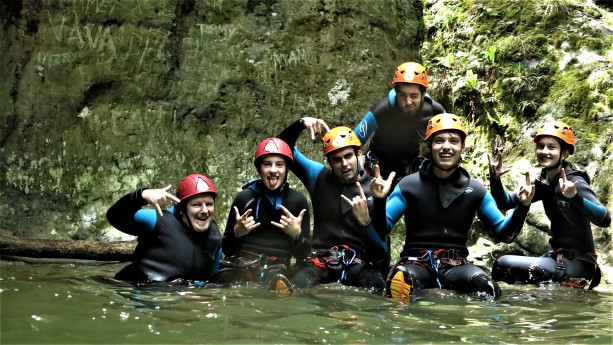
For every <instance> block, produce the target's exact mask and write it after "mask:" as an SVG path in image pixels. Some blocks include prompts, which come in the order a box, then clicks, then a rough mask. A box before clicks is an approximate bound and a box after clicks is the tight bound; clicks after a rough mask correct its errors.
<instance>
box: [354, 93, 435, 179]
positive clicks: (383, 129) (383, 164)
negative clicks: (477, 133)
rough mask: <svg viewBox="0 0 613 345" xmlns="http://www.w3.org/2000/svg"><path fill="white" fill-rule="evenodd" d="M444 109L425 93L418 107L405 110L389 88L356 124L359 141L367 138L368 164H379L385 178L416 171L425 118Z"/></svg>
mask: <svg viewBox="0 0 613 345" xmlns="http://www.w3.org/2000/svg"><path fill="white" fill-rule="evenodd" d="M444 112H445V109H443V107H442V106H441V105H440V104H439V103H437V102H435V101H433V100H432V99H431V98H430V96H429V95H427V94H426V96H425V97H424V100H423V102H422V105H421V108H420V109H419V111H418V112H417V113H416V114H415V115H411V116H408V115H406V114H404V113H403V112H402V111H401V109H400V107H399V105H398V102H397V100H396V91H395V90H394V89H392V90H390V92H389V94H388V96H387V97H385V98H383V99H381V100H380V101H379V102H377V103H376V104H375V105H373V106H372V107H371V109H370V111H369V112H368V113H367V114H366V116H365V117H364V118H363V119H362V121H360V123H359V124H358V126H357V127H356V128H355V133H356V134H357V135H358V138H359V139H360V142H362V145H366V142H368V139H369V138H371V137H372V139H370V147H369V152H368V153H367V154H366V157H367V169H366V170H367V171H371V169H369V167H368V165H369V164H371V163H373V165H374V163H376V164H379V168H380V169H381V176H383V177H384V178H387V176H388V175H389V173H390V172H392V171H395V172H396V180H397V181H398V180H400V179H401V178H402V177H404V176H406V175H408V174H410V173H412V172H416V171H417V168H418V167H419V165H420V164H421V162H422V161H423V159H421V157H420V156H421V155H420V153H421V146H420V145H421V143H422V142H423V141H424V138H425V135H426V127H427V124H428V120H430V118H431V117H432V116H434V115H438V114H442V113H444Z"/></svg>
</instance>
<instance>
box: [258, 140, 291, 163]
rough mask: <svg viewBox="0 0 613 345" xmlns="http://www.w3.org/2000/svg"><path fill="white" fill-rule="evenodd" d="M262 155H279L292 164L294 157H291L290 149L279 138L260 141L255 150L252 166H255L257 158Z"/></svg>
mask: <svg viewBox="0 0 613 345" xmlns="http://www.w3.org/2000/svg"><path fill="white" fill-rule="evenodd" d="M264 155H280V156H283V157H285V158H287V159H289V160H290V162H292V163H293V162H294V156H293V155H292V149H290V148H289V145H287V143H286V142H285V141H283V140H281V139H279V138H267V139H264V140H262V142H261V143H260V144H259V145H258V148H257V149H256V150H255V158H254V159H253V164H254V165H256V166H257V161H258V158H260V157H262V156H264Z"/></svg>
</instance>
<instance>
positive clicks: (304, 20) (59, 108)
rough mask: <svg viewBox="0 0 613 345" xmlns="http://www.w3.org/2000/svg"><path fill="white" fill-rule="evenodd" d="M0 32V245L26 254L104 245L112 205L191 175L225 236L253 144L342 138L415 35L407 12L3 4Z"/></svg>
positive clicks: (107, 1)
mask: <svg viewBox="0 0 613 345" xmlns="http://www.w3.org/2000/svg"><path fill="white" fill-rule="evenodd" d="M0 17H1V18H2V27H1V30H2V32H1V33H0V50H1V51H2V52H3V53H2V54H0V74H1V77H0V95H1V96H0V114H1V116H0V117H1V118H2V121H0V143H1V145H0V155H1V157H2V164H0V183H1V185H2V188H1V189H2V191H1V192H0V210H1V212H2V215H3V221H2V227H0V232H1V233H2V234H12V235H19V236H25V237H38V238H75V239H100V238H105V237H106V235H104V233H105V230H108V228H109V226H108V223H107V222H106V219H105V216H104V214H105V212H106V210H107V209H108V207H109V206H110V205H111V204H112V203H113V202H114V201H115V200H116V199H117V198H119V197H120V196H121V195H123V194H125V193H127V192H130V191H132V190H134V189H137V188H140V187H153V188H159V187H163V186H165V185H168V184H173V185H174V186H176V185H177V184H178V182H179V181H180V180H181V178H182V177H183V176H185V175H187V174H190V173H194V172H199V173H204V174H206V175H208V176H209V177H210V178H211V179H212V180H213V182H214V183H215V185H216V188H217V190H218V191H220V196H219V198H218V200H217V204H216V206H217V207H216V209H217V212H216V213H217V216H216V218H217V220H218V223H220V225H221V226H223V225H225V219H226V216H227V214H228V211H229V210H228V208H229V205H230V203H231V201H232V199H233V197H234V196H235V194H236V193H237V191H238V190H239V189H240V186H241V185H242V184H244V183H245V182H246V181H247V180H248V179H250V178H254V177H256V176H257V175H256V171H255V169H254V168H253V165H252V158H253V153H254V151H255V147H256V145H257V143H259V142H260V141H261V140H262V139H264V138H265V137H269V136H274V135H276V134H278V133H279V132H280V131H281V130H282V129H283V128H284V127H285V126H286V125H288V124H290V123H291V122H293V121H294V120H295V119H298V118H299V117H300V116H305V115H308V116H316V117H321V118H324V119H326V120H327V121H328V123H329V124H330V125H334V126H336V125H341V124H343V125H349V126H354V125H356V124H357V122H358V121H359V120H360V119H361V118H362V117H363V115H364V114H365V113H366V112H367V110H368V108H369V107H370V105H372V104H373V103H374V102H376V101H377V100H378V99H380V98H381V97H383V96H384V95H385V94H386V92H387V90H388V89H389V87H390V80H391V74H392V73H393V71H394V69H395V67H396V66H397V65H398V64H399V63H401V62H403V61H405V60H418V59H419V48H420V46H421V41H422V37H423V33H424V25H423V18H422V4H421V1H419V0H406V1H402V0H397V1H391V2H379V1H363V2H352V1H349V2H345V1H272V0H262V1H215V2H208V1H206V2H200V1H169V0H159V1H156V0H154V1H138V0H133V1H119V0H69V1H68V0H66V1H52V2H39V1H9V2H6V3H4V2H3V3H2V4H1V5H0ZM299 144H300V145H301V147H302V148H304V151H305V153H306V154H307V155H308V156H310V157H316V158H318V159H319V158H321V160H322V161H323V156H322V155H321V151H320V150H321V147H320V145H319V144H318V143H316V144H312V143H310V141H308V140H306V139H305V140H304V141H301V142H300V143H299ZM290 182H292V183H293V184H298V183H297V182H298V181H297V180H296V179H295V178H294V177H290Z"/></svg>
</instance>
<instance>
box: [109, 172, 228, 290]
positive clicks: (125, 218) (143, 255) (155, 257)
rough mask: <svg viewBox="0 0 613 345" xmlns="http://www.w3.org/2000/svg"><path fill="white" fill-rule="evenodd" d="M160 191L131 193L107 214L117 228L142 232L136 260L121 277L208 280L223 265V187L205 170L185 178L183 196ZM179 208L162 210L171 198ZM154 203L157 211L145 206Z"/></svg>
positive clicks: (146, 280)
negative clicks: (219, 203)
mask: <svg viewBox="0 0 613 345" xmlns="http://www.w3.org/2000/svg"><path fill="white" fill-rule="evenodd" d="M170 187H171V186H170V185H169V186H167V187H165V188H160V189H147V188H142V189H139V190H137V191H135V192H133V193H130V194H127V195H125V196H124V197H122V198H121V199H119V201H117V202H116V203H115V204H114V205H113V206H111V208H109V210H108V211H107V213H106V217H107V219H108V221H109V223H111V225H112V226H114V227H115V228H117V229H118V230H121V231H123V232H125V233H127V234H130V235H134V236H138V244H137V245H136V249H135V250H134V260H133V262H132V263H131V264H130V265H128V266H126V267H125V268H124V269H122V270H121V271H119V272H118V273H117V274H116V275H115V279H119V280H124V281H128V282H133V283H152V282H178V281H182V280H196V281H201V282H202V281H207V280H208V279H209V278H210V277H211V276H212V275H213V274H215V273H216V272H217V271H218V269H219V263H220V261H221V254H222V253H221V233H220V232H219V230H218V228H217V223H215V221H214V220H213V216H214V215H215V198H216V197H217V191H216V190H215V186H213V183H212V182H211V180H210V179H209V178H208V177H206V176H204V175H200V174H193V175H189V176H187V177H185V178H184V179H183V180H182V181H181V183H180V184H179V187H178V188H177V196H178V198H177V197H175V196H174V195H172V194H170V193H168V191H169V190H170ZM171 200H172V201H175V202H177V205H176V206H173V207H170V208H169V209H168V210H162V208H163V207H164V205H166V204H167V202H169V201H171ZM147 204H150V205H152V206H154V207H155V209H142V207H143V206H145V205H147Z"/></svg>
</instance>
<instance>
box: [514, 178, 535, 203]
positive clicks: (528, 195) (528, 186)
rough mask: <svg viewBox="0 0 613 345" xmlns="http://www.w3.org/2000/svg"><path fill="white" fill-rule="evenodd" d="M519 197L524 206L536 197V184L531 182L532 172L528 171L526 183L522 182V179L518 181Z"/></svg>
mask: <svg viewBox="0 0 613 345" xmlns="http://www.w3.org/2000/svg"><path fill="white" fill-rule="evenodd" d="M517 188H518V191H517V197H518V199H519V202H520V203H521V204H522V205H524V206H529V205H530V203H531V202H532V198H533V197H534V185H533V184H532V183H531V182H530V173H529V172H526V183H525V184H524V183H522V179H519V181H518V182H517Z"/></svg>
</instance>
